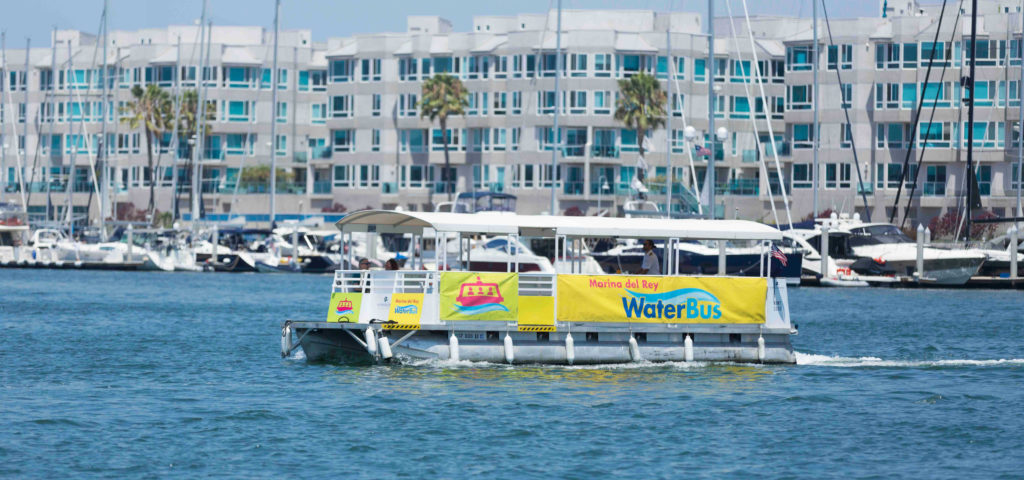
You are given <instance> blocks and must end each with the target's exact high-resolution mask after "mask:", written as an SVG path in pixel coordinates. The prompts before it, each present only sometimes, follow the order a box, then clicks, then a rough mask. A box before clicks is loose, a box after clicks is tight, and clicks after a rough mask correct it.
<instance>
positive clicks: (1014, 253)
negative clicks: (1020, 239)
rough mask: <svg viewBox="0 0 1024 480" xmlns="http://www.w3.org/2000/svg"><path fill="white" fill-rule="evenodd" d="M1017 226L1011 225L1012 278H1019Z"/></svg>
mask: <svg viewBox="0 0 1024 480" xmlns="http://www.w3.org/2000/svg"><path fill="white" fill-rule="evenodd" d="M1019 234H1020V232H1019V231H1018V230H1017V227H1010V278H1012V279H1017V278H1018V277H1017V272H1018V270H1017V236H1018V235H1019Z"/></svg>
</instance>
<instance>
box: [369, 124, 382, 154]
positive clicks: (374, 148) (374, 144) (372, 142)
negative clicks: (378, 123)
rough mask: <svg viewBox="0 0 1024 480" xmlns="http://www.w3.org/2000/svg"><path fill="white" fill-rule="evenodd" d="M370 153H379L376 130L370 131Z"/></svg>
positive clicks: (377, 132) (378, 134)
mask: <svg viewBox="0 0 1024 480" xmlns="http://www.w3.org/2000/svg"><path fill="white" fill-rule="evenodd" d="M370 151H372V152H379V151H380V130H378V129H376V128H375V129H373V130H371V131H370Z"/></svg>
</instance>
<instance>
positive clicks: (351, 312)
mask: <svg viewBox="0 0 1024 480" xmlns="http://www.w3.org/2000/svg"><path fill="white" fill-rule="evenodd" d="M362 303H363V294H362V293H340V292H335V293H332V294H331V305H330V306H329V308H328V309H327V322H328V323H356V322H358V321H359V306H360V305H361V304H362Z"/></svg>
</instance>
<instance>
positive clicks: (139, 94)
mask: <svg viewBox="0 0 1024 480" xmlns="http://www.w3.org/2000/svg"><path fill="white" fill-rule="evenodd" d="M121 114H122V115H123V116H122V117H121V123H124V124H127V125H128V127H129V128H131V129H133V130H135V129H142V132H143V134H145V136H146V158H147V160H148V167H149V176H150V178H149V205H148V206H147V207H146V213H147V215H149V216H150V217H152V215H153V210H154V208H156V204H155V200H154V199H155V197H156V190H155V189H156V182H157V170H158V169H157V168H153V139H154V138H156V137H157V136H159V135H160V134H162V133H163V132H165V131H167V129H168V125H170V124H171V119H172V118H173V117H172V113H171V97H170V95H168V94H167V92H165V91H164V90H163V89H161V88H160V87H158V86H156V85H152V84H150V85H147V86H146V88H142V87H141V86H139V85H135V86H134V87H132V101H130V102H128V103H127V104H126V105H125V106H124V107H122V108H121Z"/></svg>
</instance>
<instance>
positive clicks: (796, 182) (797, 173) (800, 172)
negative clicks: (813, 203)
mask: <svg viewBox="0 0 1024 480" xmlns="http://www.w3.org/2000/svg"><path fill="white" fill-rule="evenodd" d="M812 170H813V168H812V165H811V164H809V163H794V164H793V188H811V187H813V186H814V183H813V182H814V178H813V175H812V174H811V171H812Z"/></svg>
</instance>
